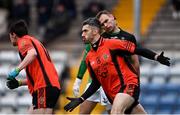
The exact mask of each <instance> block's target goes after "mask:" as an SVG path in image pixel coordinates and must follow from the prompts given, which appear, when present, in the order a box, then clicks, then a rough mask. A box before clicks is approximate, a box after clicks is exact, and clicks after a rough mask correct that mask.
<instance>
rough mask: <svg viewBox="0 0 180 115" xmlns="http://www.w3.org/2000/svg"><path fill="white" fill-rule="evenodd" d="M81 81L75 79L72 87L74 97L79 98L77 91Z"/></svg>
mask: <svg viewBox="0 0 180 115" xmlns="http://www.w3.org/2000/svg"><path fill="white" fill-rule="evenodd" d="M81 82H82V80H81V79H79V78H76V80H75V82H74V85H73V94H74V96H75V97H78V96H79V89H80V85H81Z"/></svg>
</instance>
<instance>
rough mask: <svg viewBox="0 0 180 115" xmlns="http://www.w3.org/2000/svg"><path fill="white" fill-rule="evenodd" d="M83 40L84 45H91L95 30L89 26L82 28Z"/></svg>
mask: <svg viewBox="0 0 180 115" xmlns="http://www.w3.org/2000/svg"><path fill="white" fill-rule="evenodd" d="M81 36H82V39H83V41H84V43H85V44H86V43H91V42H92V41H93V38H94V36H93V28H92V27H91V26H89V25H84V26H83V27H82V34H81Z"/></svg>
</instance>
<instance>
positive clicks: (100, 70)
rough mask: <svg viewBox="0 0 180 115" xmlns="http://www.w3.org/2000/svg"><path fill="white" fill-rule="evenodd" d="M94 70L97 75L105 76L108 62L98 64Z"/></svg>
mask: <svg viewBox="0 0 180 115" xmlns="http://www.w3.org/2000/svg"><path fill="white" fill-rule="evenodd" d="M94 71H95V73H96V75H97V76H99V77H102V78H106V77H107V76H108V64H107V63H103V64H100V65H99V66H97V67H96V68H95V69H94Z"/></svg>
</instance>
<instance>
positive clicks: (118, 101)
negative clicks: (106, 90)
mask: <svg viewBox="0 0 180 115" xmlns="http://www.w3.org/2000/svg"><path fill="white" fill-rule="evenodd" d="M134 101H135V100H134V98H133V97H131V96H130V95H128V94H126V93H118V94H116V96H115V99H114V101H113V105H112V110H111V113H112V114H117V113H124V111H125V110H126V109H127V108H129V107H130V106H131V105H132V104H133V103H134Z"/></svg>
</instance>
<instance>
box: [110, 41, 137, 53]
mask: <svg viewBox="0 0 180 115" xmlns="http://www.w3.org/2000/svg"><path fill="white" fill-rule="evenodd" d="M109 45H111V46H110V47H111V48H113V49H117V48H119V49H121V50H125V51H128V52H131V53H134V50H135V47H136V46H135V44H134V43H133V42H130V41H127V40H116V39H114V40H112V41H111V43H110V44H109Z"/></svg>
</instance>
